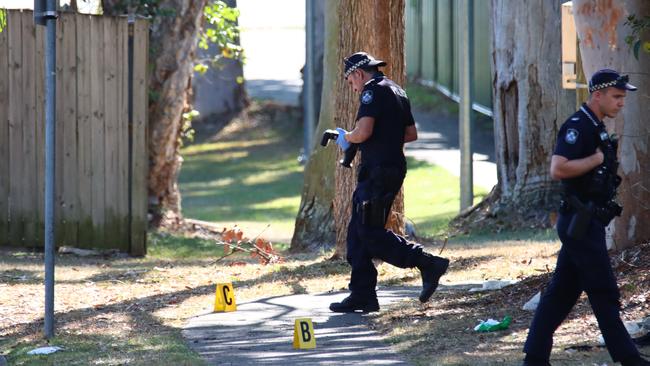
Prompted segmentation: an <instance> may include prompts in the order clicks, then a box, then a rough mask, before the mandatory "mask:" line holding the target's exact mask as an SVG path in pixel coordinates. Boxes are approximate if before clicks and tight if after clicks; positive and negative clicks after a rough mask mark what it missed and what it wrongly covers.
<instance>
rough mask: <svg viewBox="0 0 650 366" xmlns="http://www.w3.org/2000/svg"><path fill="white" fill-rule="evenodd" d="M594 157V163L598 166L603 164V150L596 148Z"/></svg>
mask: <svg viewBox="0 0 650 366" xmlns="http://www.w3.org/2000/svg"><path fill="white" fill-rule="evenodd" d="M594 156H595V157H596V162H597V163H598V165H600V164H602V163H604V162H605V154H604V153H603V150H601V149H600V147H597V148H596V152H595V153H594Z"/></svg>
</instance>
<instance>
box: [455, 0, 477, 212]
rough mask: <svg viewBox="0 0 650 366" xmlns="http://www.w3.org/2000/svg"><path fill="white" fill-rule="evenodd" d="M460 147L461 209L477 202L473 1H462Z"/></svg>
mask: <svg viewBox="0 0 650 366" xmlns="http://www.w3.org/2000/svg"><path fill="white" fill-rule="evenodd" d="M458 15H459V22H458V30H459V35H458V40H459V43H460V45H459V64H460V65H459V70H458V73H459V83H458V84H459V85H458V88H459V94H460V104H459V108H458V110H459V121H458V122H459V135H458V136H459V140H460V141H459V144H460V210H461V211H462V210H464V209H466V208H468V207H471V206H472V205H473V203H474V189H473V185H474V183H473V177H472V175H473V172H472V170H473V169H472V163H473V159H472V133H471V132H472V100H473V98H474V95H473V93H472V84H473V75H474V72H473V62H474V50H473V46H474V0H461V1H459V11H458Z"/></svg>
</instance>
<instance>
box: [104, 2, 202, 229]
mask: <svg viewBox="0 0 650 366" xmlns="http://www.w3.org/2000/svg"><path fill="white" fill-rule="evenodd" d="M206 4H207V0H161V1H160V2H159V3H158V4H157V5H156V6H157V7H158V8H159V9H173V10H174V11H175V13H174V15H173V16H157V17H155V18H154V23H153V24H152V31H151V36H150V40H149V59H150V60H151V61H152V65H151V66H152V70H151V73H150V75H149V90H150V91H151V92H152V94H153V96H152V97H151V98H150V99H149V176H148V179H147V181H148V182H147V184H148V189H149V202H150V206H153V207H150V210H153V211H154V214H155V215H156V216H158V218H160V215H164V214H165V213H166V212H167V211H170V212H171V213H173V214H174V216H176V217H180V213H181V196H180V192H179V190H178V184H177V182H178V174H179V173H180V168H181V162H182V158H181V157H180V155H179V152H178V150H179V147H180V138H181V137H180V136H181V127H182V123H181V122H182V121H181V118H182V117H181V115H182V113H183V112H184V111H185V110H186V109H188V108H189V98H190V95H191V92H192V90H191V81H192V73H193V67H194V59H195V56H196V48H197V43H198V36H199V32H200V30H201V26H202V22H203V9H204V8H205V5H206ZM102 5H103V10H104V14H109V15H119V13H120V12H122V11H125V8H126V7H125V6H124V2H123V1H122V0H103V1H102ZM156 221H157V220H156Z"/></svg>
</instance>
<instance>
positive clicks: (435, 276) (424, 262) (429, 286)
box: [417, 252, 449, 302]
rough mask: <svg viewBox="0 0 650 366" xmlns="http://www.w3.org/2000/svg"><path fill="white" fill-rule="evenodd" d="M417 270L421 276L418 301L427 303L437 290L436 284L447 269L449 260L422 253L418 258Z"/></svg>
mask: <svg viewBox="0 0 650 366" xmlns="http://www.w3.org/2000/svg"><path fill="white" fill-rule="evenodd" d="M417 267H418V269H419V270H420V273H421V274H422V292H420V301H421V302H427V301H429V299H430V298H431V295H433V293H434V292H435V291H436V288H438V282H439V281H440V277H442V275H443V274H445V272H447V267H449V259H446V258H441V257H436V256H435V255H431V254H429V253H426V252H422V255H421V256H420V258H418V264H417Z"/></svg>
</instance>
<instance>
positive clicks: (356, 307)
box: [330, 295, 379, 313]
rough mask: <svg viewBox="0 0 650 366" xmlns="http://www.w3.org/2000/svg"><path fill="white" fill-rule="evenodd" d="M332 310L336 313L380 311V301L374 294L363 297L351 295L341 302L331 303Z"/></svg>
mask: <svg viewBox="0 0 650 366" xmlns="http://www.w3.org/2000/svg"><path fill="white" fill-rule="evenodd" d="M330 310H332V311H333V312H335V313H354V312H357V311H361V312H363V313H370V312H373V311H379V303H378V302H377V298H376V297H374V296H368V297H361V296H354V295H350V296H348V297H346V298H345V299H343V301H341V302H333V303H331V304H330Z"/></svg>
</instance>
